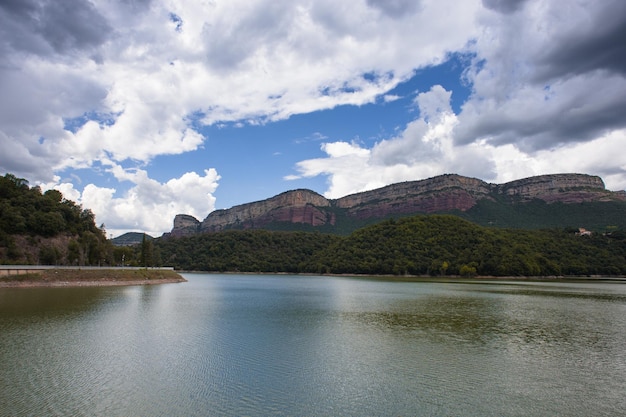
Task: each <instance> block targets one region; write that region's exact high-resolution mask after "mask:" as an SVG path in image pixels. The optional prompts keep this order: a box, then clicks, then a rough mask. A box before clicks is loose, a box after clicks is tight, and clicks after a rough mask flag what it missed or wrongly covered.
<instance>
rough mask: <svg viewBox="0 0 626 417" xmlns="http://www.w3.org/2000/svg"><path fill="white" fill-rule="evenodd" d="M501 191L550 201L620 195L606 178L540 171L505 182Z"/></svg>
mask: <svg viewBox="0 0 626 417" xmlns="http://www.w3.org/2000/svg"><path fill="white" fill-rule="evenodd" d="M497 191H498V193H500V194H504V195H508V196H514V197H519V198H520V199H522V200H532V199H534V198H537V199H540V200H544V201H546V202H548V203H553V202H556V201H561V202H563V203H582V202H585V201H597V200H607V199H608V200H610V199H614V198H616V196H615V195H613V193H611V192H610V191H607V190H606V189H605V187H604V181H602V178H600V177H596V176H592V175H583V174H558V175H540V176H536V177H530V178H525V179H521V180H517V181H511V182H508V183H506V184H502V185H500V186H498V187H497Z"/></svg>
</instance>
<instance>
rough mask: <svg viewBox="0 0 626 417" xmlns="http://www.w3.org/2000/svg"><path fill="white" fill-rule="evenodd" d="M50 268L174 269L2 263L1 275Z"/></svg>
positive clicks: (169, 267) (165, 267) (170, 268)
mask: <svg viewBox="0 0 626 417" xmlns="http://www.w3.org/2000/svg"><path fill="white" fill-rule="evenodd" d="M50 269H58V270H68V269H71V270H79V271H80V270H92V271H97V270H102V269H107V270H122V269H123V270H141V269H152V270H166V271H173V270H174V268H173V267H171V266H161V267H140V266H55V265H0V276H6V275H22V274H32V273H36V272H38V271H47V270H50Z"/></svg>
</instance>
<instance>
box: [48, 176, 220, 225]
mask: <svg viewBox="0 0 626 417" xmlns="http://www.w3.org/2000/svg"><path fill="white" fill-rule="evenodd" d="M111 171H112V173H113V174H114V175H115V177H116V178H117V179H118V180H120V181H129V182H131V183H132V186H131V187H130V188H129V189H128V190H127V191H125V192H124V193H123V194H122V195H117V190H116V189H115V188H109V187H100V186H97V185H94V184H88V185H87V186H85V187H84V189H83V190H82V192H80V191H78V190H76V189H75V188H74V187H73V185H72V184H70V183H57V184H53V183H49V184H45V185H43V186H44V188H55V189H57V190H59V191H61V192H62V193H63V196H64V197H65V198H68V199H71V200H73V201H77V202H79V203H80V204H82V205H83V207H85V208H89V209H91V210H92V211H93V212H94V213H95V214H96V222H97V223H98V224H104V225H105V226H107V232H108V233H111V234H113V235H114V236H117V235H119V234H122V233H124V232H126V231H145V232H146V233H149V234H151V235H153V236H160V235H161V234H162V233H163V232H165V231H168V230H171V228H172V221H173V220H174V217H175V216H176V215H177V214H181V213H184V214H190V215H192V216H195V217H196V218H198V219H199V220H202V219H204V218H205V217H206V215H207V214H208V213H209V212H211V211H213V210H214V208H215V197H213V193H214V192H215V190H216V189H217V186H218V181H219V179H220V177H219V175H218V174H217V172H216V171H215V170H214V169H208V170H205V171H204V175H198V174H197V173H195V172H186V173H185V174H183V175H182V176H181V177H179V178H172V179H170V180H169V181H166V182H164V183H160V182H158V181H156V180H154V179H152V178H150V177H149V176H148V173H147V172H146V171H145V170H140V169H136V170H130V171H129V170H125V169H123V168H121V167H120V166H114V167H113V168H111Z"/></svg>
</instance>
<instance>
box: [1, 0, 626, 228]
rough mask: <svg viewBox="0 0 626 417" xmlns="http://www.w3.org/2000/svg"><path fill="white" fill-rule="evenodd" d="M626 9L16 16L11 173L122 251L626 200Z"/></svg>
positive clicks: (178, 7) (74, 9)
mask: <svg viewBox="0 0 626 417" xmlns="http://www.w3.org/2000/svg"><path fill="white" fill-rule="evenodd" d="M625 28H626V3H624V2H623V1H621V0H606V1H602V2H580V1H566V2H563V1H560V0H559V1H557V0H482V1H481V0H467V1H463V2H458V1H452V0H450V1H443V0H393V1H391V0H345V1H341V2H337V1H336V0H289V1H287V0H285V1H280V0H278V1H277V0H272V1H270V0H246V1H244V0H228V1H226V0H213V1H200V0H198V1H194V0H186V1H183V0H168V1H164V0H163V1H162V0H135V1H132V2H129V1H122V0H92V1H85V0H63V1H57V2H49V1H44V0H23V1H20V2H2V3H0V54H1V55H2V60H1V62H2V64H0V89H1V91H2V92H3V94H2V95H0V172H1V173H6V172H10V173H13V174H15V175H17V176H20V177H22V178H26V179H28V180H29V181H30V183H31V185H40V186H41V187H42V188H43V189H48V188H56V189H58V190H60V191H61V192H63V194H64V196H66V198H70V199H72V200H75V201H77V202H79V203H80V204H82V205H83V207H85V208H90V209H91V210H93V212H94V213H95V214H96V221H97V222H98V223H104V224H105V226H106V228H107V230H108V231H109V233H110V234H112V235H119V234H121V233H124V232H126V231H145V232H148V233H150V234H152V235H155V236H158V235H160V234H162V233H163V232H167V231H169V230H170V229H171V227H172V221H173V218H174V216H175V215H176V214H179V213H185V214H191V215H194V216H196V217H197V218H198V219H200V220H201V219H203V218H204V217H206V215H208V214H209V213H210V212H211V211H212V210H215V209H220V208H229V207H232V206H234V205H237V204H243V203H247V202H251V201H257V200H262V199H266V198H270V197H272V196H274V195H276V194H278V193H281V192H283V191H287V190H290V189H296V188H309V189H312V190H314V191H316V192H318V193H320V194H323V195H325V196H327V197H329V198H338V197H341V196H344V195H347V194H350V193H354V192H359V191H364V190H368V189H373V188H377V187H380V186H384V185H387V184H391V183H394V182H399V181H408V180H419V179H424V178H428V177H432V176H435V175H440V174H444V173H457V174H461V175H466V176H471V177H476V178H480V179H482V180H485V181H488V182H494V183H502V182H507V181H511V180H515V179H519V178H524V177H528V176H532V175H541V174H549V173H559V172H581V173H587V174H593V175H599V176H601V177H602V178H603V179H604V181H605V183H606V185H607V188H609V189H612V190H621V189H625V188H626V152H624V149H626V147H625V145H626V117H624V115H625V114H626V44H625V43H624V42H623V39H624V36H626V31H625Z"/></svg>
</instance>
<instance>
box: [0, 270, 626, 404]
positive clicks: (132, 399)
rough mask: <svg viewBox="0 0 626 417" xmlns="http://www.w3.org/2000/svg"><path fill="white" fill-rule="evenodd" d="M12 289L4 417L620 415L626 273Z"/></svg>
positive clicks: (5, 325) (241, 279) (7, 306)
mask: <svg viewBox="0 0 626 417" xmlns="http://www.w3.org/2000/svg"><path fill="white" fill-rule="evenodd" d="M185 277H186V278H187V279H188V280H189V282H187V283H181V284H166V285H159V286H146V287H114V288H46V289H0V415H1V416H55V415H58V416H69V415H71V416H235V415H237V416H241V415H251V416H263V415H267V416H270V415H271V416H276V415H278V416H280V415H284V416H307V415H309V416H319V415H326V416H339V415H341V416H365V415H368V416H383V415H384V416H409V415H410V416H413V415H419V416H529V415H536V416H565V415H567V416H590V415H593V416H617V415H624V414H625V413H626V395H625V393H626V284H623V283H606V282H605V283H588V282H571V283H532V282H497V283H492V282H480V283H475V282H448V283H442V282H385V281H377V280H362V279H350V278H333V277H301V276H251V275H200V274H198V275H196V274H188V275H185Z"/></svg>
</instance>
